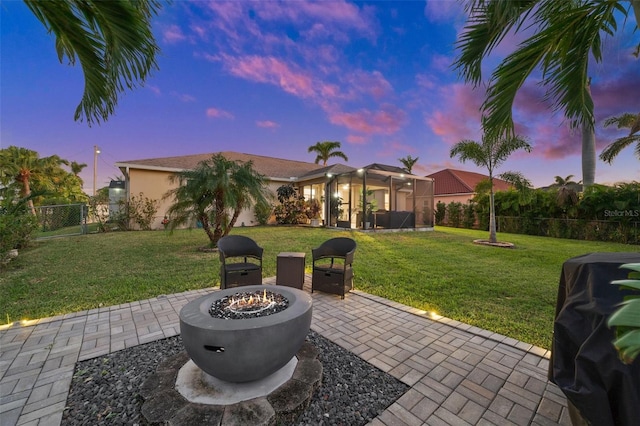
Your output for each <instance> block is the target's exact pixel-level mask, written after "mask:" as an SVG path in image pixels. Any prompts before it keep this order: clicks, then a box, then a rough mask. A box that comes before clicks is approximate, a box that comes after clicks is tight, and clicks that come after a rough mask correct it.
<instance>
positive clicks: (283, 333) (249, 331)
mask: <svg viewBox="0 0 640 426" xmlns="http://www.w3.org/2000/svg"><path fill="white" fill-rule="evenodd" d="M265 288H267V289H268V291H270V292H273V293H278V294H280V295H282V296H284V297H285V298H286V299H288V301H289V305H288V307H287V308H286V309H285V310H283V311H281V312H277V313H274V314H271V315H267V316H261V317H256V318H242V319H220V318H213V317H212V316H211V315H210V314H209V309H210V308H211V306H212V304H213V303H214V302H215V301H217V300H220V299H222V298H224V297H228V296H231V295H234V294H236V293H239V292H257V291H263V289H265ZM311 314H312V303H311V297H310V296H309V294H307V293H305V292H303V291H301V290H298V289H295V288H291V287H280V286H263V285H254V286H243V287H238V288H230V289H225V290H220V291H216V292H214V293H212V294H210V295H207V296H203V297H200V298H198V299H195V300H193V301H191V302H189V303H188V304H187V305H185V306H184V307H183V308H182V310H181V311H180V333H181V334H182V342H183V344H184V346H185V349H186V350H187V353H188V354H189V357H190V358H191V359H192V360H193V362H194V363H195V364H196V365H197V366H198V367H200V368H201V369H202V370H203V371H204V372H205V373H207V374H209V375H211V376H213V377H216V378H218V379H220V380H224V381H227V382H233V383H243V382H250V381H254V380H259V379H262V378H264V377H267V376H269V375H270V374H272V373H274V372H276V371H277V370H279V369H280V368H282V367H284V366H285V365H286V364H287V363H288V362H289V361H290V360H291V359H292V358H293V357H294V356H295V354H296V352H298V350H299V349H300V347H301V346H302V344H303V343H304V340H305V337H306V336H307V334H308V333H309V328H310V326H311Z"/></svg>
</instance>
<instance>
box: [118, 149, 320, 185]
mask: <svg viewBox="0 0 640 426" xmlns="http://www.w3.org/2000/svg"><path fill="white" fill-rule="evenodd" d="M215 154H222V155H223V156H224V157H225V158H226V159H228V160H231V161H240V162H242V163H245V162H248V161H253V168H254V170H255V171H257V172H258V173H260V174H261V175H264V176H266V177H268V178H270V179H271V180H290V179H291V178H292V177H294V178H298V177H299V176H303V175H305V174H311V173H312V172H314V171H317V170H319V169H322V168H324V167H323V166H322V165H319V164H315V163H307V162H304V161H294V160H285V159H282V158H274V157H266V156H262V155H253V154H244V153H239V152H233V151H223V152H216V153H208V154H194V155H182V156H179V157H162V158H148V159H142V160H128V161H118V162H117V163H116V167H130V168H138V169H146V170H162V171H171V172H177V171H181V170H190V169H194V168H195V167H196V166H197V165H198V163H200V162H202V161H205V160H208V159H210V158H211V157H212V156H213V155H215Z"/></svg>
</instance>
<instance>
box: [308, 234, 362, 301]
mask: <svg viewBox="0 0 640 426" xmlns="http://www.w3.org/2000/svg"><path fill="white" fill-rule="evenodd" d="M355 251H356V242H355V241H354V240H352V239H351V238H345V237H339V238H332V239H330V240H327V241H325V242H324V243H322V244H321V245H320V247H318V248H314V249H312V250H311V255H312V257H313V273H312V278H311V292H312V293H313V291H314V290H320V291H324V292H326V293H332V294H339V295H340V296H342V298H343V299H344V295H345V293H347V292H349V291H350V290H351V289H352V288H353V256H354V253H355Z"/></svg>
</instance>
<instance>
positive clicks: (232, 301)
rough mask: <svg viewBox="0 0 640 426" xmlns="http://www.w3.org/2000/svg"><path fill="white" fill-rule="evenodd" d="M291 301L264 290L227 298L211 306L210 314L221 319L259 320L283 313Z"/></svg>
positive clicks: (236, 294)
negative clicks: (258, 318)
mask: <svg viewBox="0 0 640 426" xmlns="http://www.w3.org/2000/svg"><path fill="white" fill-rule="evenodd" d="M288 306H289V300H288V299H287V298H286V297H284V296H283V295H282V294H279V293H274V292H272V291H267V290H262V291H255V292H242V293H235V294H232V295H229V296H225V297H223V298H222V299H218V300H216V301H214V302H213V303H212V304H211V308H210V309H209V314H210V315H211V316H212V317H213V318H220V319H230V320H234V319H244V318H257V317H265V316H267V315H273V314H276V313H278V312H282V311H284V310H285V309H287V307H288Z"/></svg>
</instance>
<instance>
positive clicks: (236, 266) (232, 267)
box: [225, 262, 260, 272]
mask: <svg viewBox="0 0 640 426" xmlns="http://www.w3.org/2000/svg"><path fill="white" fill-rule="evenodd" d="M225 269H226V271H227V272H242V271H257V270H259V269H260V265H257V264H255V263H250V262H247V263H245V262H240V263H227V265H226V267H225Z"/></svg>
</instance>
